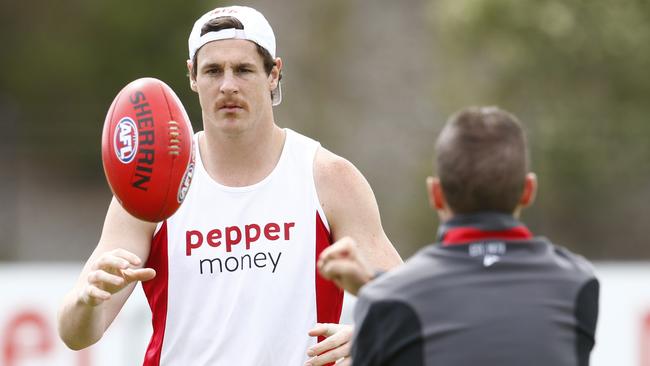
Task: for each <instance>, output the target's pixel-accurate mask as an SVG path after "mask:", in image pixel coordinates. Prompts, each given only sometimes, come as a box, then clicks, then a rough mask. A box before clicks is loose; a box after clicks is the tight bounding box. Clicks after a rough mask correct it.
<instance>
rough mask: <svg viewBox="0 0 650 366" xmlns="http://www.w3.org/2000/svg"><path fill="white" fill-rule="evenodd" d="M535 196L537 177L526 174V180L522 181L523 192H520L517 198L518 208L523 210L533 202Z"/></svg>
mask: <svg viewBox="0 0 650 366" xmlns="http://www.w3.org/2000/svg"><path fill="white" fill-rule="evenodd" d="M536 196H537V175H536V174H535V173H532V172H531V173H528V174H526V179H525V180H524V190H523V191H522V192H521V197H520V198H519V207H520V208H525V207H528V206H530V205H532V204H533V202H535V197H536Z"/></svg>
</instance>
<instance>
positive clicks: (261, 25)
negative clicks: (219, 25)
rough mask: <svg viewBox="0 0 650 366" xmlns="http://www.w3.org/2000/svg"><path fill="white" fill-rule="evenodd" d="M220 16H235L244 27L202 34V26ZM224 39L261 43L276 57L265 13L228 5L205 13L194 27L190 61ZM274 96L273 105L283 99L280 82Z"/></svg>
mask: <svg viewBox="0 0 650 366" xmlns="http://www.w3.org/2000/svg"><path fill="white" fill-rule="evenodd" d="M220 17H233V18H235V19H237V20H239V21H240V22H241V24H242V25H243V26H244V29H234V28H229V29H222V30H220V31H216V32H208V33H206V34H204V35H201V28H203V26H204V25H205V24H206V23H207V22H209V21H211V20H212V19H215V18H220ZM222 39H245V40H248V41H252V42H255V43H257V44H258V45H260V46H261V47H262V48H264V49H265V50H267V51H268V52H269V54H270V55H271V57H273V58H274V59H275V35H274V34H273V29H272V28H271V25H270V24H269V22H268V21H267V20H266V18H265V17H264V15H262V13H260V12H259V11H257V10H255V9H253V8H250V7H247V6H228V7H225V8H216V9H214V10H210V11H209V12H207V13H205V14H203V16H201V17H200V18H199V19H198V20H197V21H196V22H195V23H194V27H192V32H191V33H190V38H189V39H188V41H187V43H188V46H189V51H190V53H189V56H190V58H189V59H190V61H191V60H193V59H194V55H195V54H196V52H197V51H198V50H199V48H201V47H203V45H205V44H206V43H208V42H212V41H219V40H222ZM271 95H272V98H273V105H274V106H275V105H278V104H280V102H281V101H282V90H281V89H280V83H278V87H277V88H275V90H273V91H272V92H271Z"/></svg>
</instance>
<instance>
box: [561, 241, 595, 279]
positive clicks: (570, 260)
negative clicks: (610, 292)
mask: <svg viewBox="0 0 650 366" xmlns="http://www.w3.org/2000/svg"><path fill="white" fill-rule="evenodd" d="M551 246H552V248H553V255H554V257H555V262H556V263H557V264H558V265H559V266H560V267H561V268H563V269H565V270H566V271H569V272H574V273H576V274H577V275H578V276H584V277H588V278H591V277H595V271H594V266H593V264H592V263H591V262H590V261H589V260H588V259H586V258H585V257H583V256H582V255H580V254H577V253H575V252H572V251H571V250H569V249H567V248H565V247H563V246H560V245H557V244H551Z"/></svg>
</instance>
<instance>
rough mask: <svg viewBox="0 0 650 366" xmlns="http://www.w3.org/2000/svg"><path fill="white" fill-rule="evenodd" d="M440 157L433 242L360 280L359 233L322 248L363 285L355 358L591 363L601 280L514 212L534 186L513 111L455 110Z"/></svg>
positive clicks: (323, 262)
mask: <svg viewBox="0 0 650 366" xmlns="http://www.w3.org/2000/svg"><path fill="white" fill-rule="evenodd" d="M436 163H437V173H438V177H436V178H434V177H429V178H428V179H427V191H428V193H429V199H430V204H431V206H432V208H434V209H435V210H436V211H437V212H438V215H439V217H440V221H441V226H440V228H439V230H438V240H437V241H438V242H437V243H436V244H433V245H429V246H426V247H425V248H423V249H422V250H420V251H419V252H418V253H416V254H415V255H414V256H413V257H412V258H411V259H409V260H408V261H407V262H406V263H405V264H404V265H402V266H400V267H398V268H395V269H393V270H391V271H389V272H388V273H386V274H383V275H381V276H380V277H379V278H377V279H376V280H373V281H371V282H370V283H368V284H367V285H365V286H363V284H364V283H366V282H369V281H370V278H372V277H373V272H372V270H371V268H373V267H372V265H371V264H366V262H364V255H363V253H359V251H358V247H359V248H360V247H362V245H363V244H362V243H363V242H362V241H360V240H356V241H355V240H353V239H352V238H344V239H342V240H340V241H339V242H337V243H335V244H333V245H332V246H330V247H329V248H327V249H326V250H325V251H324V252H323V253H322V254H321V258H320V259H319V263H318V265H319V269H320V271H321V273H322V274H323V275H324V276H325V277H327V278H330V279H333V280H334V281H335V282H336V283H337V284H338V285H339V286H340V287H342V288H345V289H346V290H348V291H349V292H351V293H353V294H356V292H357V291H359V288H361V291H360V292H359V300H358V302H357V304H356V307H355V315H354V317H355V323H356V329H355V335H354V338H353V346H352V359H353V360H352V364H353V365H355V366H370V365H373V366H388V365H409V366H418V365H445V366H466V365H495V366H496V365H498V366H509V365H517V366H519V365H527V366H530V365H539V366H548V365H553V366H569V365H571V366H578V365H579V366H584V365H588V364H589V354H590V352H591V350H592V348H593V346H594V342H595V340H594V335H595V331H596V322H597V317H598V292H599V285H598V281H597V279H596V278H595V276H594V273H593V270H592V267H591V265H590V264H589V263H588V262H587V261H586V260H585V259H584V258H582V257H580V256H578V255H575V254H573V253H571V252H569V251H568V250H567V249H564V248H561V247H557V246H554V245H553V244H552V243H551V242H549V241H548V240H547V239H545V238H543V237H533V235H532V234H531V232H530V231H529V230H528V229H527V228H526V226H525V225H524V224H523V223H521V222H520V221H519V220H518V217H519V214H520V212H521V210H522V209H523V208H525V207H527V206H529V205H530V204H531V203H532V202H533V200H534V197H535V192H536V188H537V180H536V177H535V175H534V174H533V173H531V172H529V167H528V166H529V163H528V151H527V147H526V139H525V135H524V132H523V130H522V128H521V126H520V123H519V121H518V120H517V119H516V118H515V117H514V116H513V115H512V114H510V113H508V112H506V111H503V110H501V109H498V108H495V107H483V108H476V107H475V108H467V109H464V110H462V111H460V112H459V113H457V114H455V115H453V116H452V117H451V118H450V119H449V121H448V122H447V124H446V125H445V127H444V129H443V130H442V132H441V133H440V135H439V137H438V141H437V144H436ZM356 243H360V244H361V245H358V247H357V244H356ZM361 286H363V287H361Z"/></svg>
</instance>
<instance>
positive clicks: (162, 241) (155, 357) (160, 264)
mask: <svg viewBox="0 0 650 366" xmlns="http://www.w3.org/2000/svg"><path fill="white" fill-rule="evenodd" d="M145 266H146V267H148V268H153V269H155V270H156V277H154V279H152V280H150V281H146V282H143V283H142V288H143V289H144V293H145V295H146V296H147V301H149V307H150V308H151V313H152V315H153V317H152V320H151V323H152V325H153V334H152V335H151V340H150V341H149V346H148V347H147V352H146V353H145V355H144V363H143V364H142V365H143V366H159V365H160V354H161V351H162V345H163V339H164V338H165V324H166V322H167V288H168V281H167V279H168V260H167V221H165V222H163V224H162V226H161V227H160V230H158V233H156V235H155V236H154V237H153V239H152V240H151V250H150V252H149V259H148V260H147V263H146V264H145Z"/></svg>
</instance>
